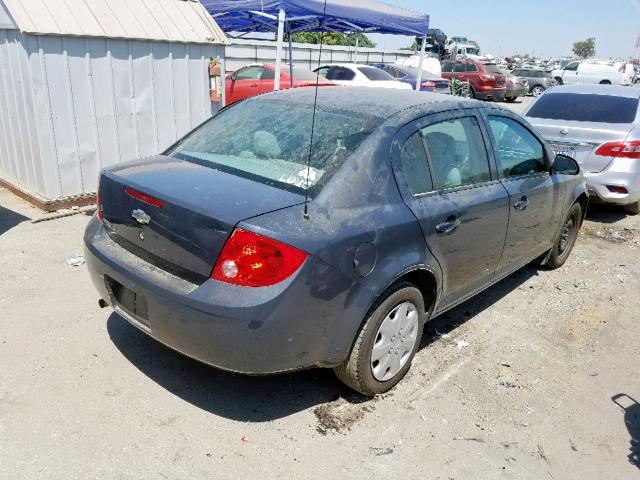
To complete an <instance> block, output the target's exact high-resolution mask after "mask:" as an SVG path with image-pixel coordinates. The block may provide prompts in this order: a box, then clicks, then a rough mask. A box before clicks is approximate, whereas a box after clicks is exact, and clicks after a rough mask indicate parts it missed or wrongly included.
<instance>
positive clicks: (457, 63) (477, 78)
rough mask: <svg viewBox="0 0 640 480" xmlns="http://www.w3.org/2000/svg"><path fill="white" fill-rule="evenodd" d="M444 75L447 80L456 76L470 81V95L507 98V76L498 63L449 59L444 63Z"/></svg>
mask: <svg viewBox="0 0 640 480" xmlns="http://www.w3.org/2000/svg"><path fill="white" fill-rule="evenodd" d="M442 76H443V77H444V78H446V79H447V80H452V79H453V78H455V79H456V80H460V81H468V82H469V84H470V85H471V92H470V95H471V96H472V97H473V98H477V99H479V100H498V101H502V100H504V98H505V95H506V92H507V87H506V84H505V76H504V74H503V73H502V72H501V71H500V69H499V68H498V66H497V65H494V64H486V65H485V64H483V63H481V62H478V61H474V60H447V61H445V62H443V63H442Z"/></svg>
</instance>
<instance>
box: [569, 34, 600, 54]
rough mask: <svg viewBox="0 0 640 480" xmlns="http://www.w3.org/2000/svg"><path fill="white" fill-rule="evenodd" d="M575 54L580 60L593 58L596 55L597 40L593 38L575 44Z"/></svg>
mask: <svg viewBox="0 0 640 480" xmlns="http://www.w3.org/2000/svg"><path fill="white" fill-rule="evenodd" d="M573 53H574V54H575V55H576V56H577V57H580V58H588V57H593V56H594V55H595V54H596V39H595V38H593V37H591V38H587V39H586V40H583V41H582V42H576V43H574V44H573Z"/></svg>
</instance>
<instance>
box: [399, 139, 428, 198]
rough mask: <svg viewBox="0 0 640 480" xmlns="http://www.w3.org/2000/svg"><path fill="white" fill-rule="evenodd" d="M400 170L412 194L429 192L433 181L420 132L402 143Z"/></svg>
mask: <svg viewBox="0 0 640 480" xmlns="http://www.w3.org/2000/svg"><path fill="white" fill-rule="evenodd" d="M400 159H401V162H402V172H403V173H404V176H405V178H406V179H407V184H408V185H409V190H410V191H411V193H413V194H414V195H419V194H421V193H427V192H431V191H432V190H433V183H432V182H431V174H430V173H429V163H428V162H427V154H426V152H425V150H424V144H423V143H422V136H421V135H420V132H416V133H414V134H413V135H412V136H411V137H410V138H409V140H407V143H405V144H404V147H403V148H402V154H401V157H400Z"/></svg>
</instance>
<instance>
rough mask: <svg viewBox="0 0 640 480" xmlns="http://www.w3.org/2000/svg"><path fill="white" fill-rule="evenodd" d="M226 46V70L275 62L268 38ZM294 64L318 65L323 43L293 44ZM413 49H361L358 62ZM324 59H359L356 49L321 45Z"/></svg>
mask: <svg viewBox="0 0 640 480" xmlns="http://www.w3.org/2000/svg"><path fill="white" fill-rule="evenodd" d="M229 41H230V42H231V43H230V45H227V48H226V64H225V66H226V69H227V70H237V69H238V68H240V67H243V66H245V65H247V64H249V63H275V58H276V43H275V42H271V41H268V40H243V39H229ZM292 50H293V63H294V65H298V66H304V67H307V68H309V69H313V68H316V67H317V66H318V56H319V54H320V45H308V44H304V43H294V44H293V45H292ZM283 52H284V55H285V60H286V62H289V48H288V46H286V47H285V49H284V50H283ZM413 54H414V52H411V51H408V50H385V49H381V48H359V49H358V56H357V62H358V63H394V62H395V61H396V60H398V59H401V58H407V57H410V56H411V55H413ZM322 62H325V63H351V62H356V56H355V48H354V47H345V46H338V45H323V46H322Z"/></svg>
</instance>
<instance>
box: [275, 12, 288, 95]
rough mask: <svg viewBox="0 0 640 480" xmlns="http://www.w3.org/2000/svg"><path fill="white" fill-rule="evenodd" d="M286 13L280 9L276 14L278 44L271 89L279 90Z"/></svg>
mask: <svg viewBox="0 0 640 480" xmlns="http://www.w3.org/2000/svg"><path fill="white" fill-rule="evenodd" d="M285 18H286V13H285V11H284V8H282V7H280V11H279V12H278V44H277V47H276V73H275V78H274V81H273V89H274V90H280V72H281V71H282V44H283V43H284V21H285Z"/></svg>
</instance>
